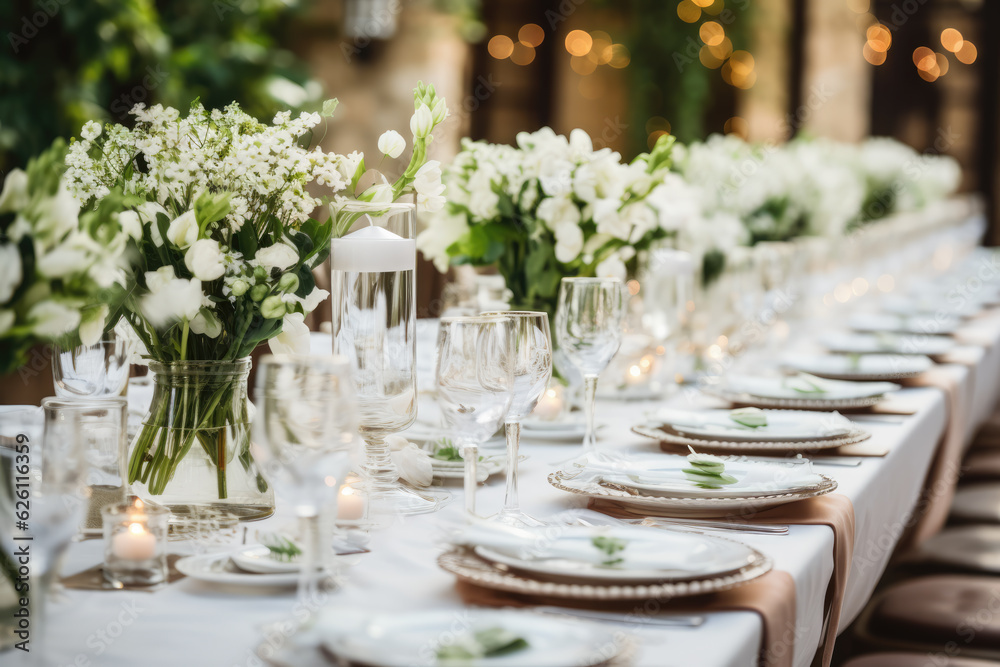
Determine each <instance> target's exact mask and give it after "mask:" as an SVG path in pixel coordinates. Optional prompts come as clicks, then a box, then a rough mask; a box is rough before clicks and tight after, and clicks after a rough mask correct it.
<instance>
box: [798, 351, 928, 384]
mask: <svg viewBox="0 0 1000 667" xmlns="http://www.w3.org/2000/svg"><path fill="white" fill-rule="evenodd" d="M783 364H784V366H785V367H786V368H791V369H793V370H796V371H800V372H803V373H809V374H810V375H815V376H817V377H821V378H827V379H830V380H852V381H862V382H879V381H891V380H904V379H906V378H913V377H916V376H918V375H920V374H921V373H923V372H924V371H927V370H929V369H930V368H931V367H932V366H933V365H934V362H933V361H931V360H930V358H929V357H924V356H921V355H916V354H912V355H909V354H815V355H795V356H789V357H787V358H786V359H785V361H784V362H783Z"/></svg>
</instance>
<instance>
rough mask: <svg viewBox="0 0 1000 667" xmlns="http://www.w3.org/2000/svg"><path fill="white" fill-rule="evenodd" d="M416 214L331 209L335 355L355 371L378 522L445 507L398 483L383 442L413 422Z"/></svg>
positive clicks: (359, 205)
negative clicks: (335, 235) (335, 234)
mask: <svg viewBox="0 0 1000 667" xmlns="http://www.w3.org/2000/svg"><path fill="white" fill-rule="evenodd" d="M415 210H416V209H415V207H414V206H413V205H412V204H399V203H397V204H375V203H371V202H362V201H352V202H347V203H345V204H342V205H339V206H337V207H336V208H335V210H334V221H335V225H336V228H337V232H338V234H341V236H340V237H339V238H335V239H333V241H332V242H331V245H330V247H331V258H330V265H331V284H332V287H331V290H330V291H331V293H332V294H331V297H330V302H331V308H332V332H333V353H334V354H337V355H342V356H344V357H346V358H348V359H349V360H350V362H351V364H352V367H353V369H354V370H353V375H352V377H353V379H354V384H355V386H356V387H357V395H358V414H359V422H360V425H359V431H360V433H361V437H362V438H364V440H365V442H366V443H367V447H366V450H367V456H366V460H365V464H364V466H363V468H362V470H361V472H363V473H364V475H365V478H366V482H367V484H366V486H367V489H368V501H369V505H368V506H369V508H370V512H372V513H374V514H376V515H387V514H393V513H400V514H420V513H424V512H433V511H436V510H438V509H440V508H441V507H442V506H443V505H444V504H446V503H447V502H448V501H449V500H450V495H448V494H440V493H435V492H433V491H424V490H421V491H416V490H414V489H412V488H411V487H408V486H403V485H402V484H400V482H399V471H398V470H397V469H396V466H395V465H394V464H393V462H392V458H391V456H390V453H389V447H388V445H387V444H386V441H385V439H386V437H387V436H389V435H392V434H394V433H399V432H400V431H403V430H405V429H407V428H409V427H410V426H411V425H412V424H413V422H414V421H416V418H417V372H416V371H417V366H416V319H417V312H416V287H415V285H416V282H415V281H416V276H415V272H416V257H417V246H416V241H415V232H416V214H415Z"/></svg>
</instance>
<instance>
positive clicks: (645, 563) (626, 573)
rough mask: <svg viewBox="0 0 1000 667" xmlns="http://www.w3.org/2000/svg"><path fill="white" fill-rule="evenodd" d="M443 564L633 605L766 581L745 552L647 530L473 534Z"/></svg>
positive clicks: (540, 589) (482, 581)
mask: <svg viewBox="0 0 1000 667" xmlns="http://www.w3.org/2000/svg"><path fill="white" fill-rule="evenodd" d="M452 544H453V548H452V549H451V550H450V551H448V552H446V553H444V554H443V555H442V556H441V557H440V558H439V559H438V564H439V565H440V566H441V567H442V568H443V569H445V570H447V571H448V572H451V573H452V574H455V575H456V576H457V577H458V578H459V579H462V580H463V581H468V582H470V583H473V584H476V585H478V586H484V587H487V588H492V589H496V590H502V591H507V592H512V593H520V594H526V595H544V596H545V597H546V598H552V597H557V598H566V599H576V600H630V599H645V598H649V597H660V596H669V597H676V596H687V595H700V594H704V593H710V592H715V591H721V590H725V589H727V588H732V587H734V586H738V585H740V584H742V583H745V582H747V581H750V580H752V579H754V578H756V577H759V576H761V575H762V574H764V573H766V572H767V571H768V570H769V569H770V568H771V562H770V560H769V559H768V558H766V557H765V556H764V555H763V554H761V553H760V552H759V551H756V550H755V549H752V548H751V547H748V546H746V545H744V544H740V543H738V542H734V541H732V540H727V539H724V538H721V537H715V536H707V535H702V534H699V533H691V532H682V531H675V530H668V529H656V528H650V527H645V526H644V527H639V526H629V525H622V526H599V527H598V526H560V527H559V529H558V530H556V531H553V530H552V529H551V527H542V528H537V529H509V528H507V527H504V526H497V527H484V526H470V527H468V528H466V529H463V530H460V531H458V532H457V533H456V535H455V536H454V537H453V538H452Z"/></svg>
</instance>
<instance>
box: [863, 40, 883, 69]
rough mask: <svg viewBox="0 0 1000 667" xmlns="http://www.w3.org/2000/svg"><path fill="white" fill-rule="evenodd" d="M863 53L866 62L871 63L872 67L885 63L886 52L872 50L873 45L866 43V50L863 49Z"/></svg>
mask: <svg viewBox="0 0 1000 667" xmlns="http://www.w3.org/2000/svg"><path fill="white" fill-rule="evenodd" d="M861 53H862V54H863V55H864V57H865V60H867V61H868V62H870V63H871V64H872V65H881V64H882V63H884V62H885V57H886V53H885V51H876V50H875V49H873V48H872V45H871V44H868V43H866V44H865V46H864V48H863V49H861Z"/></svg>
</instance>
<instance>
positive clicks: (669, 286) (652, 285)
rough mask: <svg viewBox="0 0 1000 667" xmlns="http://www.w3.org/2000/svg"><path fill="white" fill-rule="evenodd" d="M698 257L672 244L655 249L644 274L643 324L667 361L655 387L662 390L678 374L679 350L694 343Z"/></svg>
mask: <svg viewBox="0 0 1000 667" xmlns="http://www.w3.org/2000/svg"><path fill="white" fill-rule="evenodd" d="M694 268H695V263H694V258H693V257H692V256H691V254H690V253H687V252H684V251H682V250H674V249H673V248H668V247H657V248H652V249H651V250H650V251H649V264H648V267H647V269H646V271H645V273H644V275H643V276H642V327H643V329H644V330H645V331H646V332H648V333H649V335H650V336H651V337H652V338H653V341H654V342H655V343H656V345H657V347H658V349H657V354H659V355H661V356H662V357H663V361H664V363H663V364H662V367H661V369H660V370H659V372H658V378H657V382H656V384H654V385H653V388H654V389H657V390H662V389H664V388H665V386H668V384H669V383H671V382H673V380H674V378H675V377H676V369H677V351H678V349H679V348H680V347H681V345H682V343H688V342H690V334H691V332H690V325H691V311H692V310H693V307H694Z"/></svg>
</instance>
